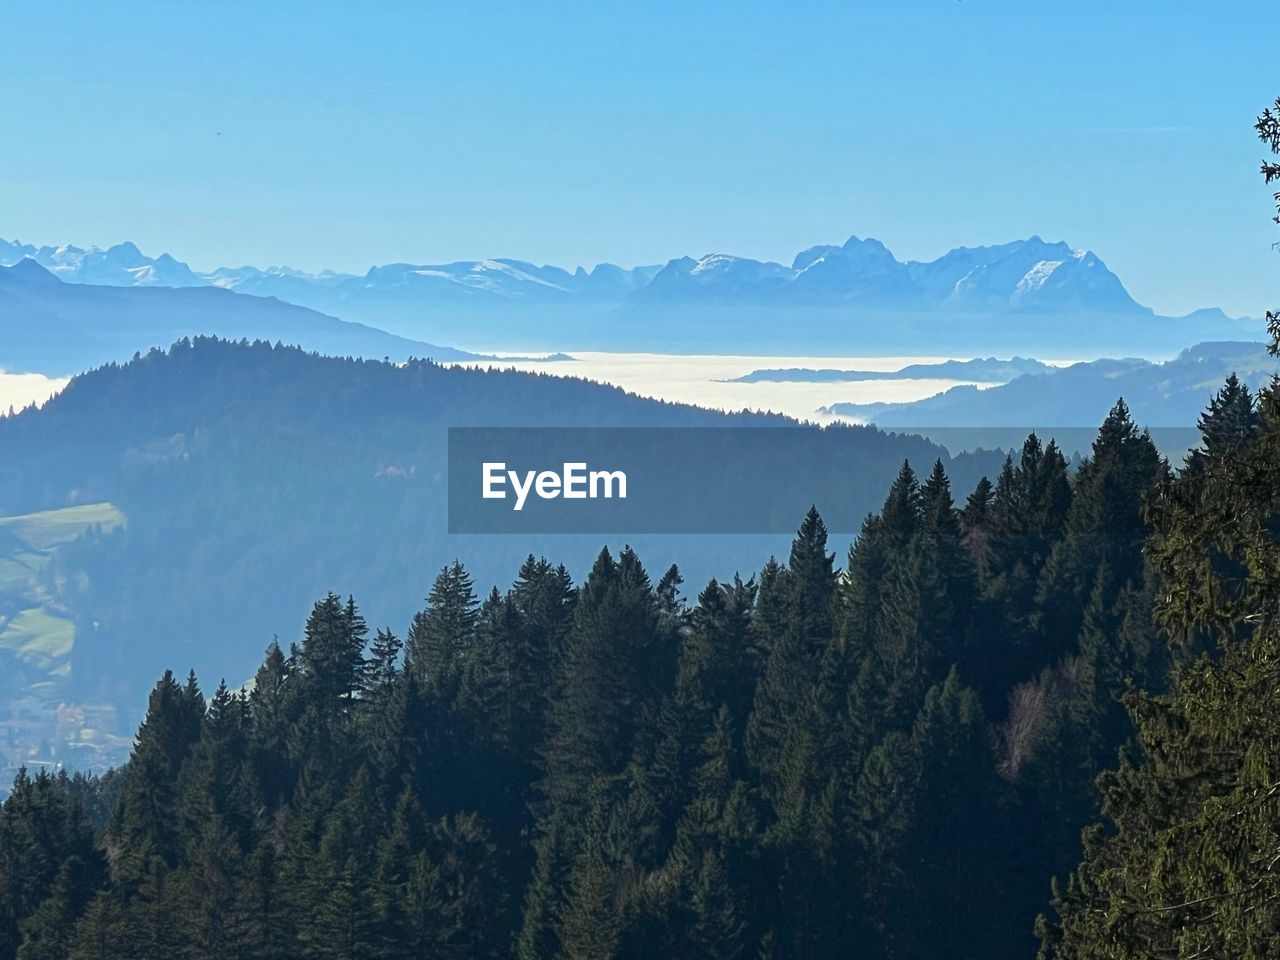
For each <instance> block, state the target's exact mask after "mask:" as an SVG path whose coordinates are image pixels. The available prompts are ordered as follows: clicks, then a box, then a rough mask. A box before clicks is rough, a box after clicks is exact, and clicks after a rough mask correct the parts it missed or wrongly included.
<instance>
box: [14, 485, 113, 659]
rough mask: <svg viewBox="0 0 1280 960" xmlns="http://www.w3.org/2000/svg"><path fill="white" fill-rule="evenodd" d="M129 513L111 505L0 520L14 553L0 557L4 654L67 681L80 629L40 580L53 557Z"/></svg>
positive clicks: (77, 507) (110, 526)
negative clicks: (83, 535) (96, 529)
mask: <svg viewBox="0 0 1280 960" xmlns="http://www.w3.org/2000/svg"><path fill="white" fill-rule="evenodd" d="M124 523H125V515H124V513H123V512H122V511H121V510H120V509H119V508H118V507H116V506H114V505H113V504H110V503H88V504H82V505H80V506H75V507H65V508H63V509H61V510H44V511H41V512H39V513H28V514H22V515H21V516H13V517H0V532H3V533H7V534H9V537H7V538H5V539H3V540H0V544H2V543H5V542H7V543H8V544H9V552H8V553H7V554H0V652H8V653H9V654H12V655H13V656H15V657H17V658H18V659H19V660H20V661H21V662H22V663H24V664H27V665H28V666H31V667H34V668H36V669H37V670H41V671H43V672H45V673H46V674H47V675H48V677H49V679H50V680H54V679H55V678H60V677H65V676H66V675H67V674H68V672H69V670H70V663H69V657H70V656H71V650H72V648H73V646H74V645H75V624H74V623H73V622H72V621H71V619H70V618H68V617H67V616H66V615H65V611H64V610H63V609H62V607H61V605H60V604H59V602H58V597H57V596H56V595H55V593H54V592H53V590H52V589H51V588H50V586H49V585H48V584H47V583H46V582H45V580H44V579H43V578H42V577H41V574H42V572H43V571H44V569H45V567H47V566H48V564H49V562H50V561H51V560H52V558H53V553H54V551H55V550H56V549H57V548H58V547H59V546H61V545H63V544H66V543H70V542H71V541H72V540H75V539H76V538H77V537H79V536H81V535H82V534H84V533H85V531H87V530H89V529H90V528H91V527H95V526H96V527H98V528H100V529H101V530H103V531H110V530H114V529H115V528H117V527H119V526H122V525H123V524H124Z"/></svg>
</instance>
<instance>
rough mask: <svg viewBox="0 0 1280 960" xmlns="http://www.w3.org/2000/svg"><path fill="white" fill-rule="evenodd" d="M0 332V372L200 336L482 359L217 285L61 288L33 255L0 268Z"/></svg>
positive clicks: (93, 362)
mask: <svg viewBox="0 0 1280 960" xmlns="http://www.w3.org/2000/svg"><path fill="white" fill-rule="evenodd" d="M96 269H98V267H97V266H94V267H91V268H90V271H91V272H92V270H96ZM63 275H64V276H66V275H68V274H67V272H66V271H63ZM0 331H3V334H4V335H3V338H2V339H0V369H6V370H12V371H32V370H35V371H40V372H42V373H45V374H56V375H62V374H71V373H79V372H80V371H82V370H85V369H88V368H89V367H94V366H97V365H99V364H102V363H106V362H109V361H123V360H127V359H129V357H131V356H132V355H133V354H134V353H137V352H139V351H141V352H145V351H146V350H148V349H149V348H151V347H157V346H159V347H167V346H168V345H169V344H171V343H173V342H174V341H176V340H180V339H182V338H183V337H189V336H197V335H201V334H206V335H213V336H220V337H224V338H226V339H230V340H240V339H247V340H268V341H272V342H274V341H283V342H285V343H288V344H295V345H298V346H301V347H303V348H305V349H307V350H314V351H317V352H319V353H325V354H331V355H337V356H364V357H376V358H382V357H389V358H391V359H394V360H405V359H407V358H408V357H411V356H412V357H429V358H432V359H435V360H440V361H446V360H479V359H483V358H482V357H480V356H479V355H477V354H473V353H468V352H466V351H463V350H455V349H452V348H450V347H441V346H437V345H435V344H431V343H424V342H421V341H417V340H411V339H408V338H406V337H400V336H396V335H395V334H391V333H387V332H385V331H383V330H377V329H375V328H373V327H369V326H365V325H364V324H360V323H351V322H349V321H345V320H339V319H337V318H336V317H331V316H326V315H324V314H322V313H319V312H317V311H315V310H311V309H308V308H306V307H300V306H297V305H295V304H291V303H285V302H283V301H280V300H277V299H274V298H268V297H255V296H243V295H241V294H237V293H233V292H231V291H229V290H223V289H219V288H217V287H207V286H206V287H182V286H178V287H170V286H150V285H142V284H141V283H140V284H139V285H136V286H128V287H122V286H103V285H93V284H85V283H64V282H63V281H62V280H61V279H59V277H58V276H57V275H56V274H54V273H53V272H51V271H49V270H48V269H46V268H45V267H43V266H41V265H40V264H39V263H38V262H37V261H36V260H35V259H33V258H27V259H23V260H20V261H19V262H18V263H16V264H15V265H13V266H11V267H0Z"/></svg>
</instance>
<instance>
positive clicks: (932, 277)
mask: <svg viewBox="0 0 1280 960" xmlns="http://www.w3.org/2000/svg"><path fill="white" fill-rule="evenodd" d="M27 257H29V258H31V259H33V260H35V261H36V262H37V263H39V264H40V265H41V266H43V267H44V268H45V269H47V270H49V271H50V272H51V273H53V274H54V275H55V276H57V277H58V278H59V279H62V280H67V281H71V282H75V283H95V284H106V285H109V286H170V287H182V286H202V285H211V286H218V287H224V288H226V289H229V290H236V291H238V292H240V293H252V294H257V295H264V296H276V297H279V298H280V299H282V300H288V301H292V302H298V303H304V304H305V305H307V306H323V307H326V308H335V307H336V306H337V305H338V304H342V303H346V304H348V305H358V304H359V303H360V302H361V301H363V300H377V301H387V300H392V301H404V302H406V304H409V303H412V304H419V305H422V306H429V305H432V304H438V303H446V304H447V303H484V302H494V303H497V302H502V301H516V302H525V303H557V302H567V301H580V302H618V303H621V302H623V301H626V300H635V301H637V302H641V303H680V304H700V303H720V304H729V303H747V304H752V305H757V304H786V305H797V306H799V305H804V306H840V305H865V306H875V307H879V308H889V309H901V310H912V311H916V310H937V309H945V310H953V311H956V312H963V313H989V312H998V313H1006V312H1011V311H1013V312H1021V311H1036V312H1052V311H1057V310H1082V309H1083V310H1101V311H1106V312H1111V313H1133V312H1144V311H1145V308H1143V307H1141V306H1139V305H1138V304H1137V303H1135V302H1134V300H1133V298H1132V297H1130V296H1129V294H1128V292H1127V291H1126V290H1125V288H1124V284H1123V283H1121V282H1120V279H1119V278H1118V277H1117V276H1116V275H1115V274H1114V273H1112V272H1111V271H1110V270H1108V269H1107V266H1106V264H1105V263H1103V262H1102V260H1101V259H1099V258H1098V257H1097V255H1095V254H1094V253H1092V252H1091V251H1086V250H1075V249H1072V248H1071V247H1070V246H1068V245H1067V244H1065V243H1047V242H1045V241H1044V240H1041V239H1040V238H1039V237H1036V236H1033V237H1030V238H1029V239H1026V240H1017V241H1014V242H1013V243H1006V244H1000V245H997V246H989V247H960V248H957V249H955V250H952V251H950V252H949V253H947V254H945V255H944V256H942V257H939V258H938V259H937V260H933V261H929V262H918V261H908V262H904V261H900V260H898V259H897V258H896V257H894V255H893V254H892V253H891V252H890V251H889V250H888V248H886V247H885V245H884V244H882V243H881V242H880V241H879V240H875V239H871V238H868V239H860V238H858V237H856V236H855V237H850V238H849V240H848V241H847V242H846V243H845V244H844V245H843V246H834V245H825V246H816V247H810V248H809V249H808V250H805V251H803V252H801V253H799V254H797V255H796V257H795V259H794V260H793V262H792V263H791V265H790V266H785V265H783V264H780V263H774V262H771V261H760V260H752V259H750V258H747V257H738V256H733V255H731V254H728V253H712V254H707V255H706V256H703V257H699V258H697V259H694V258H692V257H678V258H676V259H673V260H670V261H668V262H667V263H666V264H665V265H664V266H661V267H657V266H650V267H636V268H633V269H625V268H622V267H618V266H615V265H613V264H608V263H604V264H600V265H598V266H596V267H594V268H592V269H591V270H587V269H584V268H582V267H579V268H577V269H576V270H574V271H570V270H566V269H564V268H561V267H557V266H546V265H538V264H533V263H527V262H525V261H521V260H507V259H492V260H465V261H458V262H454V263H445V264H412V263H392V264H386V265H384V266H375V267H373V268H371V269H370V270H369V271H368V272H367V273H366V274H364V275H363V276H359V275H353V274H342V273H336V272H334V271H331V270H326V271H323V272H321V273H318V274H309V273H304V272H302V271H299V270H293V269H291V268H289V267H268V268H266V269H258V268H256V267H235V268H231V267H221V268H219V269H217V270H214V271H211V272H209V273H198V272H196V271H193V270H192V269H191V268H190V267H188V266H187V265H186V264H185V263H182V262H181V261H179V260H175V259H174V258H173V257H171V256H169V255H168V254H161V255H160V256H159V257H155V258H151V257H148V256H146V255H145V254H143V253H142V251H140V250H139V249H138V248H137V246H135V245H134V244H132V243H120V244H116V245H115V246H113V247H109V248H107V249H106V250H102V249H99V248H97V247H89V248H87V249H85V248H81V247H75V246H62V247H48V246H46V247H34V246H32V245H30V244H21V243H18V242H17V241H14V242H12V243H8V242H5V241H3V240H0V265H4V266H10V265H12V264H14V263H17V262H18V261H19V260H22V259H23V258H27Z"/></svg>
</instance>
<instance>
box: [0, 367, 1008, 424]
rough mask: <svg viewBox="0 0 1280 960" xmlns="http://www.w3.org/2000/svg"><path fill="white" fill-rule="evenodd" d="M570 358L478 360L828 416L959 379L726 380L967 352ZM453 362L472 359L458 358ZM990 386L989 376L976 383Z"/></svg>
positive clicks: (12, 398) (8, 380)
mask: <svg viewBox="0 0 1280 960" xmlns="http://www.w3.org/2000/svg"><path fill="white" fill-rule="evenodd" d="M572 356H573V359H572V360H518V359H510V360H508V359H503V360H500V361H489V362H486V363H483V364H479V366H497V367H501V368H503V369H506V368H514V369H517V370H530V371H537V372H541V373H550V374H556V375H559V376H566V377H581V378H582V379H585V380H594V381H597V382H599V383H608V384H612V385H614V386H617V387H621V388H622V389H624V390H628V391H630V392H632V393H636V394H639V395H640V396H644V397H654V398H656V399H661V400H670V401H673V402H676V403H691V404H696V405H698V406H701V407H709V408H711V409H716V410H729V411H735V410H769V411H774V412H776V413H783V414H786V415H788V416H791V417H795V418H797V419H800V420H811V421H815V422H829V421H831V420H833V419H837V418H833V417H831V416H829V415H820V414H819V413H818V409H819V408H820V407H824V406H827V405H829V404H833V403H873V402H877V401H880V402H905V401H911V400H921V399H923V398H925V397H928V396H932V395H933V394H935V393H941V392H942V391H944V390H948V389H950V388H951V387H954V386H957V385H959V384H963V383H968V382H969V381H964V380H922V379H901V380H864V381H859V382H835V383H830V382H829V383H803V382H794V381H792V382H756V383H730V382H728V381H730V380H732V379H734V378H735V377H741V376H743V375H744V374H747V373H750V372H751V371H753V370H759V369H779V368H781V369H787V368H807V369H815V370H819V369H827V370H873V371H893V370H897V369H900V368H901V367H904V366H907V365H909V364H915V363H941V362H943V361H945V360H951V359H960V360H965V359H969V358H968V357H947V356H936V357H935V356H929V357H921V356H914V357H808V356H758V357H743V356H719V355H713V354H701V355H686V354H665V353H602V352H575V353H573V354H572ZM459 365H461V366H475V365H476V364H470V363H462V364H459ZM66 384H67V380H66V378H52V377H46V376H44V375H43V374H39V373H6V372H5V371H3V370H0V413H3V412H4V411H7V410H8V409H9V407H10V406H12V407H13V408H14V409H15V410H17V409H21V408H22V407H25V406H27V405H28V404H30V403H33V402H34V403H36V404H43V403H44V402H45V401H46V400H48V399H49V398H50V397H51V396H53V395H54V394H56V393H57V392H58V391H59V390H61V389H62V388H63V387H64V386H66ZM979 386H990V384H979Z"/></svg>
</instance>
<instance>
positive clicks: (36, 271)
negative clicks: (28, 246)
mask: <svg viewBox="0 0 1280 960" xmlns="http://www.w3.org/2000/svg"><path fill="white" fill-rule="evenodd" d="M0 275H3V276H4V277H7V278H8V279H10V280H16V281H18V282H20V283H24V284H27V285H29V286H36V285H40V284H55V283H61V282H62V281H61V280H59V279H58V278H57V276H55V275H54V274H52V273H50V272H49V271H48V270H46V269H45V268H44V267H42V266H40V264H38V263H36V261H35V260H33V259H32V258H31V257H24V258H23V259H21V260H19V261H18V262H17V263H15V264H14V265H13V266H10V267H0Z"/></svg>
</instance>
